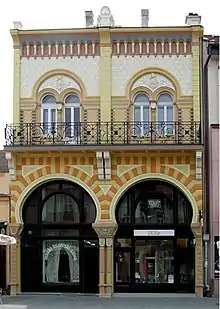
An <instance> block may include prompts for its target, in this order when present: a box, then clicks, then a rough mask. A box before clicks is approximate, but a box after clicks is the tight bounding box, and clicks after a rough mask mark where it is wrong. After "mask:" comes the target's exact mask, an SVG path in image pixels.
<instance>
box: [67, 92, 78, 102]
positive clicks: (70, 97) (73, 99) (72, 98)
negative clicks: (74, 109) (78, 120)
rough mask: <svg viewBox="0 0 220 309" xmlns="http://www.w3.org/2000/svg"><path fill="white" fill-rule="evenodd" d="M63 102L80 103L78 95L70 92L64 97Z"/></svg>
mask: <svg viewBox="0 0 220 309" xmlns="http://www.w3.org/2000/svg"><path fill="white" fill-rule="evenodd" d="M65 103H80V100H79V97H78V96H77V95H75V94H70V95H68V96H67V97H66V99H65Z"/></svg>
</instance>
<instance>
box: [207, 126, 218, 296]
mask: <svg viewBox="0 0 220 309" xmlns="http://www.w3.org/2000/svg"><path fill="white" fill-rule="evenodd" d="M219 155H220V130H219V125H213V126H211V127H210V165H209V167H210V221H211V222H210V224H211V231H210V232H211V233H210V234H211V239H210V271H211V274H210V275H211V278H212V282H213V292H214V295H215V296H218V294H219V279H214V250H215V248H214V237H215V236H219V223H220V222H219V214H220V212H219V208H220V207H219V202H220V194H219V191H220V187H219V185H220V182H219V178H220V158H219Z"/></svg>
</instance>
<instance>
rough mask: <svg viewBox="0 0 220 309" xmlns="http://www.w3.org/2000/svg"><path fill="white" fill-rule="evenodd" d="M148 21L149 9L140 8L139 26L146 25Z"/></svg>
mask: <svg viewBox="0 0 220 309" xmlns="http://www.w3.org/2000/svg"><path fill="white" fill-rule="evenodd" d="M148 22H149V10H148V9H142V10H141V27H148Z"/></svg>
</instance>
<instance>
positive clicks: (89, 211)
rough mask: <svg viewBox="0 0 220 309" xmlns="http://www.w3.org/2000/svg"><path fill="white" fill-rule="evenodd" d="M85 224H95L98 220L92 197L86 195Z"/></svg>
mask: <svg viewBox="0 0 220 309" xmlns="http://www.w3.org/2000/svg"><path fill="white" fill-rule="evenodd" d="M84 216H85V219H84V222H85V223H93V222H95V219H96V208H95V205H94V202H93V201H92V199H91V197H90V196H89V195H88V194H87V193H84Z"/></svg>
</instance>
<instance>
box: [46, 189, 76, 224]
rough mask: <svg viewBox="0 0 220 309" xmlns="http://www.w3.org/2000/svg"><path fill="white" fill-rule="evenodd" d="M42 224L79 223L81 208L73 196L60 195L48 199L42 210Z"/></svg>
mask: <svg viewBox="0 0 220 309" xmlns="http://www.w3.org/2000/svg"><path fill="white" fill-rule="evenodd" d="M42 222H47V223H55V222H60V223H61V222H62V223H68V222H71V223H79V222H80V212H79V206H78V205H77V203H76V201H75V200H74V199H73V197H72V196H70V195H67V194H65V193H58V194H53V195H52V196H49V198H48V199H46V202H45V204H44V205H43V209H42Z"/></svg>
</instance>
